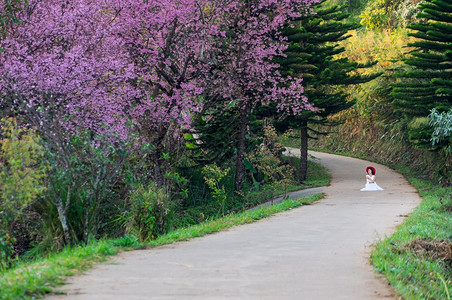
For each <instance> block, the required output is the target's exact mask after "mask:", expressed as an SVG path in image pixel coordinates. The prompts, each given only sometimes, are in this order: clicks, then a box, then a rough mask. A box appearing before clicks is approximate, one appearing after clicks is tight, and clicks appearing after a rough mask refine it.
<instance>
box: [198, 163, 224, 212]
mask: <svg viewBox="0 0 452 300" xmlns="http://www.w3.org/2000/svg"><path fill="white" fill-rule="evenodd" d="M229 171H230V169H229V168H227V169H226V170H222V169H221V168H220V167H218V166H217V165H216V164H211V165H207V166H205V167H204V168H203V169H202V173H203V175H204V181H205V182H206V184H207V185H208V186H209V189H210V191H211V194H212V198H213V199H215V200H216V201H217V202H218V203H219V204H220V207H221V214H222V215H223V216H224V205H225V202H226V199H227V193H226V189H225V187H224V185H221V186H220V182H221V180H222V179H223V178H224V177H226V175H228V173H229Z"/></svg>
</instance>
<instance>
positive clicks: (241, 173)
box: [234, 104, 248, 192]
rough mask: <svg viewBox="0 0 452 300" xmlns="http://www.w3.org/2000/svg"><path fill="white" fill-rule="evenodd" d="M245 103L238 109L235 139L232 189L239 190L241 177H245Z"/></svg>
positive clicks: (241, 181)
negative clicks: (236, 138) (238, 119)
mask: <svg viewBox="0 0 452 300" xmlns="http://www.w3.org/2000/svg"><path fill="white" fill-rule="evenodd" d="M247 117H248V111H247V105H246V104H245V105H243V107H242V109H241V110H240V123H239V136H238V141H237V157H236V160H235V183H234V191H236V192H239V191H241V190H242V187H243V178H244V177H245V166H244V164H243V162H244V159H245V134H246V125H247Z"/></svg>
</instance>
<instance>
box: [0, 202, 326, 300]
mask: <svg viewBox="0 0 452 300" xmlns="http://www.w3.org/2000/svg"><path fill="white" fill-rule="evenodd" d="M323 196H324V195H323V194H317V195H312V196H309V197H302V198H300V199H296V200H286V201H284V202H281V203H279V204H275V205H272V206H266V207H261V208H258V209H256V210H253V211H245V212H241V213H237V214H231V215H228V216H226V217H223V218H219V219H216V220H210V221H206V222H204V223H201V224H198V225H194V226H190V227H187V228H182V229H178V230H175V231H172V232H170V233H168V234H166V235H163V236H161V237H159V238H157V239H156V240H153V241H151V242H149V243H139V242H138V241H137V240H136V239H135V238H134V237H132V236H124V237H122V238H120V239H116V240H102V241H96V242H92V243H91V244H90V245H88V246H85V247H75V248H67V249H65V250H64V251H62V252H60V253H58V254H52V255H50V256H49V257H47V258H42V259H40V260H37V261H35V262H32V263H20V264H18V265H17V266H16V267H14V268H13V269H10V270H8V271H6V272H4V273H3V274H0V299H2V300H9V299H35V298H37V297H42V296H44V295H45V294H46V293H49V292H52V290H53V287H56V286H59V285H62V284H63V283H64V279H65V277H66V276H70V275H75V274H79V273H81V272H82V271H84V270H86V269H88V268H89V267H90V266H92V265H93V263H95V262H99V261H104V260H105V259H106V257H108V256H110V255H114V254H116V253H118V251H121V250H130V249H138V248H147V247H156V246H161V245H166V244H171V243H174V242H177V241H186V240H189V239H192V238H195V237H201V236H204V235H206V234H209V233H214V232H218V231H220V230H224V229H226V228H230V227H233V226H236V225H241V224H247V223H252V222H255V221H257V220H260V219H263V218H266V217H269V216H271V215H273V214H276V213H279V212H282V211H286V210H290V209H293V208H296V207H299V206H302V205H308V204H310V203H312V202H315V201H317V200H320V199H321V198H323Z"/></svg>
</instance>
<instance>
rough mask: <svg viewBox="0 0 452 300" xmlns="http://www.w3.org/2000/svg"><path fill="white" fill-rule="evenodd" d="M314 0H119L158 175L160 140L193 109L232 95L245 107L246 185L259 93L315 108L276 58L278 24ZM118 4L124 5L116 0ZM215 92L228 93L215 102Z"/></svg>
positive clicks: (280, 44)
mask: <svg viewBox="0 0 452 300" xmlns="http://www.w3.org/2000/svg"><path fill="white" fill-rule="evenodd" d="M312 2H313V0H285V1H275V0H255V1H236V0H220V1H211V0H210V1H209V0H183V1H172V0H166V1H155V0H154V1H146V2H145V3H142V2H136V1H131V0H130V1H127V0H125V1H119V0H118V2H117V6H118V8H117V10H118V11H121V14H120V21H118V23H120V24H121V25H122V26H123V30H122V33H121V37H122V38H124V39H125V40H126V48H127V50H128V53H129V55H130V57H131V59H132V61H133V63H134V65H135V71H136V75H137V77H136V79H135V81H134V86H135V87H136V88H137V90H139V91H140V95H141V96H140V97H138V98H136V99H135V103H134V110H133V116H134V119H135V120H136V121H137V124H138V126H139V127H140V130H141V132H144V133H145V134H146V137H147V139H148V140H150V141H151V143H152V144H154V145H155V147H156V150H155V151H154V155H153V157H152V159H153V162H154V163H155V172H154V177H155V179H156V180H157V181H160V180H159V179H160V178H162V174H161V170H162V168H161V162H162V158H161V154H162V152H163V151H164V146H163V142H164V140H165V139H167V138H168V137H171V136H174V135H173V133H174V132H177V131H180V130H181V129H183V128H185V129H186V128H187V127H189V126H190V125H191V122H192V120H193V118H194V116H195V115H199V114H202V113H203V112H205V111H206V110H208V109H209V108H211V107H212V106H216V107H215V109H218V105H220V106H221V105H225V102H228V103H231V102H232V103H234V104H233V105H237V106H238V107H240V110H241V112H242V115H241V118H240V120H241V121H240V122H241V126H240V128H241V132H240V135H239V140H238V149H239V154H238V156H237V163H236V166H237V172H236V189H237V190H240V189H241V182H242V179H243V155H244V138H245V127H246V117H247V115H248V113H249V111H250V110H251V109H252V108H253V106H255V104H256V103H258V102H260V101H266V102H268V101H276V102H278V103H279V107H280V108H281V109H286V110H287V111H291V113H297V112H298V111H300V110H302V109H312V108H311V107H310V106H309V104H307V102H306V99H305V98H304V97H303V96H302V91H303V88H302V85H301V82H300V80H295V79H294V80H292V81H291V82H283V79H282V78H281V76H280V75H279V73H278V72H277V67H278V65H277V64H275V63H273V62H272V58H273V57H274V56H277V55H282V53H283V50H284V49H285V47H286V45H285V43H284V41H283V39H282V37H281V36H279V35H278V29H279V28H280V27H281V26H283V25H284V24H285V23H286V22H289V21H290V20H291V19H292V18H294V17H297V16H299V15H300V14H301V13H308V10H307V8H308V6H309V5H310V4H311V3H312ZM119 7H120V8H119ZM218 99H223V100H225V101H223V102H221V103H220V104H219V103H218Z"/></svg>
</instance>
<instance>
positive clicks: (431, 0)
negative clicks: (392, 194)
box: [391, 0, 452, 148]
mask: <svg viewBox="0 0 452 300" xmlns="http://www.w3.org/2000/svg"><path fill="white" fill-rule="evenodd" d="M419 7H420V9H421V12H420V13H419V14H418V16H417V17H418V18H419V19H420V20H421V21H420V22H419V23H413V24H410V25H409V26H408V28H410V29H412V30H413V32H411V33H410V35H411V36H413V37H416V38H417V40H416V41H415V42H413V43H409V44H408V46H411V47H414V48H415V49H414V50H413V51H411V52H410V56H409V57H408V58H406V59H405V60H404V63H405V67H406V69H405V70H404V71H403V72H399V73H397V74H396V75H395V76H396V77H397V78H399V82H397V83H395V84H394V85H393V90H392V93H391V95H392V96H393V97H394V101H393V105H394V108H395V110H396V111H398V112H401V113H402V115H403V116H404V117H405V120H406V122H407V123H408V135H409V138H410V141H411V142H412V143H413V144H415V145H417V146H418V147H420V148H431V137H432V133H433V128H432V127H431V126H430V125H429V119H428V118H427V117H428V115H429V114H430V111H431V110H432V109H436V110H437V111H438V112H439V113H441V112H446V111H448V110H449V109H450V108H452V1H451V0H426V1H425V2H423V3H421V4H420V5H419ZM444 143H447V140H445V141H442V142H440V141H438V143H437V144H436V147H438V148H440V147H445V146H447V145H445V144H444Z"/></svg>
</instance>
